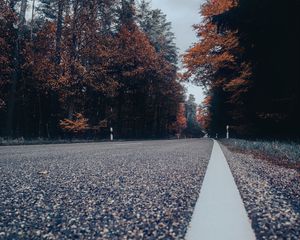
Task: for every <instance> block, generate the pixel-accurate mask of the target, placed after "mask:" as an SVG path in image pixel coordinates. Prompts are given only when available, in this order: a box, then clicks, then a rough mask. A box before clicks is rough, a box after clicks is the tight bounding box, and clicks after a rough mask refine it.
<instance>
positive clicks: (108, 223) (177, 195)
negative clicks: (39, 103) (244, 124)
mask: <svg viewBox="0 0 300 240" xmlns="http://www.w3.org/2000/svg"><path fill="white" fill-rule="evenodd" d="M212 145H213V142H212V141H211V140H208V139H206V140H205V139H201V140H200V139H197V140H170V141H143V142H124V143H118V142H114V143H88V144H69V145H43V146H14V147H13V146H8V147H0V190H1V191H0V239H183V238H184V236H185V233H186V230H187V226H188V224H189V221H190V219H191V216H192V212H193V209H194V206H195V203H196V201H197V197H198V194H199V192H200V188H201V184H202V181H203V178H204V175H205V172H206V167H207V164H208V161H209V157H210V154H211V149H212ZM288 210H290V208H288ZM289 216H290V215H289ZM293 216H294V215H293ZM294 217H296V216H294ZM290 221H291V220H290Z"/></svg>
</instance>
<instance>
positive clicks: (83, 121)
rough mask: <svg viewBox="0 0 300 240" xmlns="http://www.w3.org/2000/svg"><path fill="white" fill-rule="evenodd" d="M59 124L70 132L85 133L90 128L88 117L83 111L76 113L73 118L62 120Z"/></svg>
mask: <svg viewBox="0 0 300 240" xmlns="http://www.w3.org/2000/svg"><path fill="white" fill-rule="evenodd" d="M59 126H60V127H61V129H62V130H64V131H66V132H70V133H84V132H85V131H87V130H88V129H89V124H88V119H87V118H84V116H83V114H82V113H75V114H74V115H73V119H67V118H65V119H64V120H61V121H60V122H59Z"/></svg>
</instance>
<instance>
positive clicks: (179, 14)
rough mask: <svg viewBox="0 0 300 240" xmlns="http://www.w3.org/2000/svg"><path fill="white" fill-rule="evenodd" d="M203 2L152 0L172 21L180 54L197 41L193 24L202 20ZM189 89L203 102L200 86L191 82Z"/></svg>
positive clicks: (196, 0)
mask: <svg viewBox="0 0 300 240" xmlns="http://www.w3.org/2000/svg"><path fill="white" fill-rule="evenodd" d="M203 2H204V0H152V7H153V8H159V9H161V10H162V11H163V12H164V13H165V14H166V15H167V19H168V21H170V22H171V23H172V28H173V32H174V33H175V36H176V45H177V47H178V48H179V53H180V54H183V53H184V52H185V51H186V50H187V49H188V48H189V47H190V46H192V44H193V43H195V42H196V41H197V38H196V33H195V31H194V30H193V27H192V26H193V24H197V23H199V22H200V21H201V16H200V14H199V10H200V5H201V4H202V3H203ZM187 89H188V94H194V95H195V97H196V101H197V103H201V102H202V100H203V98H204V94H203V91H202V89H201V88H200V87H197V86H194V85H191V84H189V85H188V86H187Z"/></svg>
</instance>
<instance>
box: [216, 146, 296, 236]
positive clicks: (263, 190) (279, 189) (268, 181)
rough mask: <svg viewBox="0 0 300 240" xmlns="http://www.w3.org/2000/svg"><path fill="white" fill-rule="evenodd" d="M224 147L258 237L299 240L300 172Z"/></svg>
mask: <svg viewBox="0 0 300 240" xmlns="http://www.w3.org/2000/svg"><path fill="white" fill-rule="evenodd" d="M221 147H222V150H223V152H224V154H225V156H226V158H227V161H228V163H229V166H230V168H231V171H232V174H233V176H234V178H235V181H236V183H237V185H238V188H239V191H240V194H241V196H242V199H243V201H244V204H245V207H246V210H247V212H248V215H249V218H250V220H251V221H252V227H253V229H254V231H255V234H256V237H257V239H258V240H260V239H266V240H272V239H282V240H299V239H300V175H299V172H297V171H296V170H295V169H291V168H286V167H284V166H279V165H277V164H272V163H271V162H269V161H266V160H263V159H259V158H255V157H253V156H252V155H251V154H244V153H236V152H231V151H229V150H228V148H227V147H225V146H224V145H222V146H221Z"/></svg>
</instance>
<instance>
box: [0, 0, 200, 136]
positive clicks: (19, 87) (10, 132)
mask: <svg viewBox="0 0 300 240" xmlns="http://www.w3.org/2000/svg"><path fill="white" fill-rule="evenodd" d="M0 27H1V29H0V34H1V35H0V46H1V52H0V63H1V71H0V80H1V83H0V84H1V85H0V87H1V95H0V101H1V109H0V113H1V117H0V123H1V129H0V131H1V133H0V136H6V137H12V138H16V137H24V138H35V137H43V138H57V137H68V136H70V135H75V136H80V137H87V136H88V137H94V136H97V137H98V138H106V137H107V136H108V134H109V129H110V127H113V128H114V133H115V136H116V137H117V138H161V137H167V136H169V135H174V134H175V133H178V132H180V133H181V132H182V130H183V129H185V128H186V126H187V120H186V117H185V114H186V112H185V110H184V109H183V111H181V110H180V109H182V107H184V105H185V103H184V101H185V95H184V94H185V91H184V87H183V86H182V84H181V83H180V81H179V78H178V74H177V69H178V67H177V62H178V54H177V48H176V45H175V42H174V34H173V33H172V31H171V23H170V22H168V21H167V20H166V16H165V14H164V13H163V12H162V11H161V10H159V9H151V7H150V4H149V3H148V2H146V1H139V3H136V2H135V1H133V0H109V1H107V0H93V1H84V0H37V1H27V0H19V1H18V0H17V1H14V0H11V1H4V0H1V1H0ZM193 106H194V109H193V111H192V113H194V114H195V113H196V107H197V106H195V104H194V105H193ZM193 116H194V115H193ZM194 119H195V120H194V122H196V117H194ZM177 120H178V121H177ZM178 122H179V123H178ZM198 130H199V127H198Z"/></svg>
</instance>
